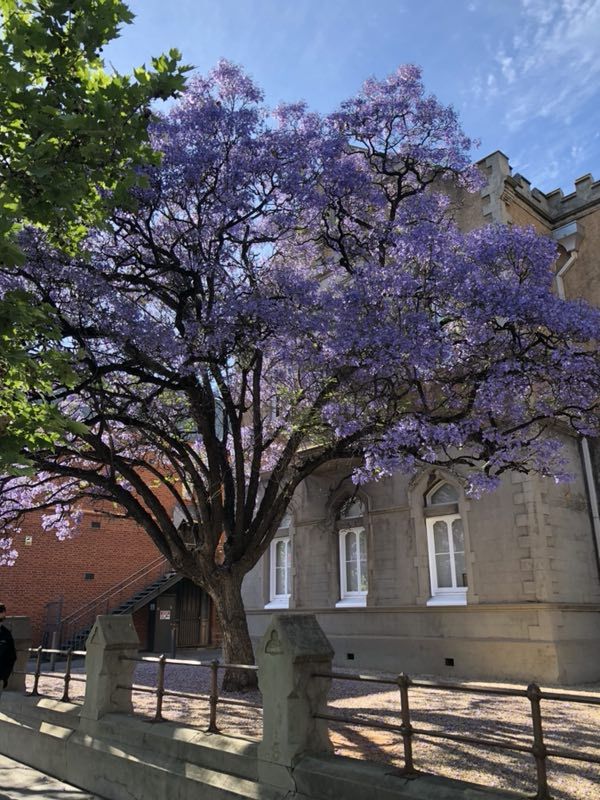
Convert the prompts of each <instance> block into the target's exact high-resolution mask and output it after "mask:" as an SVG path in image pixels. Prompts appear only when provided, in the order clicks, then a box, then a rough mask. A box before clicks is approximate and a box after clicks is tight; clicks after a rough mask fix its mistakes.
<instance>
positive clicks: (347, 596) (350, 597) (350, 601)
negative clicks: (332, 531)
mask: <svg viewBox="0 0 600 800" xmlns="http://www.w3.org/2000/svg"><path fill="white" fill-rule="evenodd" d="M349 533H352V534H358V553H359V558H358V561H359V564H360V560H361V559H360V534H361V533H364V534H365V541H366V530H365V528H364V526H363V525H361V526H359V527H353V528H342V529H341V530H340V531H339V532H338V538H339V560H340V599H339V600H338V602H337V603H336V604H335V607H336V608H344V607H346V608H348V607H352V606H366V605H367V595H368V593H369V590H368V588H367V591H357V592H351V591H348V588H347V587H348V580H347V577H348V576H347V574H346V536H347V535H348V534H349ZM365 555H366V559H365V562H366V564H367V566H366V569H367V586H368V581H369V574H368V573H369V571H368V559H369V549H368V546H367V552H366V554H365Z"/></svg>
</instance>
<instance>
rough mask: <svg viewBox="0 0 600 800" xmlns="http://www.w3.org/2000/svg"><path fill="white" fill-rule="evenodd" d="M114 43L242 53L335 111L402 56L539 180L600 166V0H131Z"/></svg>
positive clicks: (259, 77)
mask: <svg viewBox="0 0 600 800" xmlns="http://www.w3.org/2000/svg"><path fill="white" fill-rule="evenodd" d="M129 6H130V7H131V9H132V10H133V11H134V13H135V14H136V17H137V18H136V20H135V22H134V23H133V25H132V26H129V27H128V28H126V29H125V30H124V31H123V34H122V37H121V39H119V40H118V41H117V42H115V43H113V44H112V45H111V46H110V48H107V51H106V53H105V55H106V59H107V61H110V62H111V63H112V64H113V65H114V66H115V67H116V68H117V69H119V70H127V69H130V68H131V67H132V66H134V65H137V64H139V63H142V62H145V61H146V62H147V61H148V60H149V58H150V56H152V55H157V54H158V53H160V52H162V51H164V50H167V49H169V48H170V47H177V48H179V49H180V50H181V51H182V53H183V56H184V59H185V60H186V61H187V62H188V63H190V64H193V65H194V66H195V67H197V68H198V70H200V71H201V72H205V71H207V70H208V69H210V67H212V66H213V65H214V64H215V63H216V61H217V60H218V59H219V58H221V57H225V58H228V59H230V60H232V61H235V62H236V63H239V64H242V65H243V66H244V67H245V68H246V70H247V71H248V72H249V73H250V74H251V75H252V77H253V78H254V79H255V81H256V82H257V83H258V84H259V85H260V86H261V87H262V88H263V89H264V91H265V93H266V97H267V101H268V102H270V103H272V104H275V103H277V102H278V101H279V100H287V101H292V100H297V99H304V100H306V101H307V102H308V103H309V105H310V106H311V107H312V108H315V109H317V110H320V111H329V110H332V109H333V108H335V107H336V106H337V104H338V103H339V102H340V101H341V100H343V99H345V98H346V97H348V96H350V95H352V94H353V93H354V92H355V91H356V90H357V89H358V88H359V86H360V85H361V83H362V81H363V80H364V79H365V78H366V77H368V76H370V75H375V76H378V77H383V76H385V75H387V74H388V73H390V72H392V71H393V70H394V69H395V68H396V67H397V66H398V65H399V64H402V63H408V62H411V63H416V64H420V65H421V66H422V67H423V71H424V80H425V85H426V87H427V89H428V90H429V91H431V92H433V93H434V94H436V95H437V96H438V97H439V98H440V99H441V100H442V101H443V102H445V103H451V104H452V105H453V106H454V107H455V108H456V109H457V111H458V112H459V114H460V117H461V120H462V123H463V126H464V128H465V130H466V131H467V133H468V134H469V135H470V136H473V137H475V138H479V139H480V141H481V146H480V148H479V150H478V151H476V152H475V153H474V157H475V158H481V157H482V156H484V155H487V154H488V153H489V152H491V151H493V150H502V151H503V152H505V153H506V154H507V155H508V156H509V158H510V161H511V164H512V166H513V169H514V171H515V172H521V173H522V174H524V175H525V176H526V177H527V178H528V179H529V180H530V181H531V182H532V184H534V185H535V186H538V187H539V188H540V189H542V190H543V191H550V190H552V189H554V188H556V187H561V188H563V189H564V190H565V193H566V192H569V191H573V181H574V179H575V178H577V177H579V176H581V175H584V174H585V173H588V172H591V173H592V174H594V177H595V178H596V180H600V0H420V1H419V0H370V1H369V0H361V2H357V0H167V1H165V0H129Z"/></svg>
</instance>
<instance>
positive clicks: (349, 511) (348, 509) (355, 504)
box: [339, 497, 365, 519]
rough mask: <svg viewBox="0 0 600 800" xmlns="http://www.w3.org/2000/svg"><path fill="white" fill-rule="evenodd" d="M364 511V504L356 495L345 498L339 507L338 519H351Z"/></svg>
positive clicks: (360, 515)
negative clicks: (348, 498)
mask: <svg viewBox="0 0 600 800" xmlns="http://www.w3.org/2000/svg"><path fill="white" fill-rule="evenodd" d="M364 512H365V509H364V506H363V504H362V502H361V500H359V498H358V497H355V498H353V499H350V500H346V502H345V503H344V505H343V506H342V507H341V509H340V515H339V516H340V519H352V518H353V517H362V516H363V514H364Z"/></svg>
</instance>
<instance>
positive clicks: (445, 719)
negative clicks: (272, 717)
mask: <svg viewBox="0 0 600 800" xmlns="http://www.w3.org/2000/svg"><path fill="white" fill-rule="evenodd" d="M61 669H62V667H61V666H60V665H59V666H58V667H57V670H61ZM78 669H81V667H79V668H78ZM345 672H346V673H350V672H353V671H351V670H345ZM356 674H357V673H356ZM379 677H381V674H379ZM413 677H414V679H415V680H416V679H417V676H413ZM418 677H419V679H425V680H436V678H435V676H431V675H427V676H418ZM438 680H442V679H439V678H438ZM443 680H445V681H446V682H448V681H447V679H443ZM31 681H32V679H31V678H28V686H29V687H30V686H31ZM134 682H135V683H136V684H140V685H148V686H155V685H156V664H152V663H144V664H139V665H138V666H137V667H136V673H135V678H134ZM469 685H472V686H481V685H483V684H479V683H477V682H470V684H469ZM486 685H488V686H489V685H490V684H486ZM494 685H496V686H505V687H510V688H518V689H522V688H524V687H523V684H508V683H502V684H494ZM165 688H166V689H167V690H169V689H172V690H175V691H184V692H194V693H196V692H197V693H199V694H203V695H208V691H209V670H208V669H198V668H195V667H191V666H184V665H167V668H166V671H165ZM543 688H546V689H556V690H559V691H560V690H561V687H558V686H554V687H553V686H545V687H543ZM562 690H563V691H568V692H569V693H572V694H578V695H580V696H581V697H582V698H583V697H586V696H588V697H589V696H596V697H598V696H599V695H600V685H598V684H596V685H589V686H578V687H569V688H568V689H562ZM40 691H42V692H43V693H44V694H49V695H52V696H55V697H60V696H61V694H62V684H61V682H60V681H58V680H56V679H52V678H47V677H44V678H42V679H41V681H40ZM83 691H84V684H82V683H79V682H74V683H72V684H71V699H72V700H73V701H75V702H77V701H78V700H81V699H82V698H83ZM228 699H231V700H237V701H238V702H239V701H242V702H244V703H252V704H254V705H253V706H245V705H244V706H240V705H237V704H236V705H233V704H230V703H227V702H226V701H227V700H228ZM329 699H330V702H329V706H330V710H331V712H332V713H333V714H336V715H343V716H345V717H350V716H352V717H353V718H360V719H363V720H367V721H368V720H372V721H380V722H386V723H388V724H393V725H398V724H399V723H400V702H399V695H398V691H397V689H395V688H392V687H390V686H388V685H385V684H377V683H358V682H354V681H341V680H335V681H333V683H332V687H331V691H330V696H329ZM410 703H411V720H412V724H413V725H414V726H415V727H419V728H423V729H428V730H432V731H446V732H452V733H455V734H464V735H469V736H475V737H481V738H486V739H487V738H492V739H494V738H495V739H496V740H497V739H507V738H508V739H510V740H512V741H513V742H518V743H521V744H524V745H526V746H530V745H531V741H532V733H531V716H530V706H529V701H528V700H527V699H526V698H511V697H504V696H495V695H482V694H467V693H463V692H456V691H448V690H446V691H432V690H429V689H420V688H415V687H413V688H411V690H410ZM260 704H261V695H260V693H259V692H258V691H257V692H254V693H249V694H245V695H235V694H227V695H225V696H223V698H222V699H221V700H220V703H219V710H218V718H217V719H218V725H219V729H220V730H221V731H222V732H223V733H225V734H228V735H232V736H241V737H247V738H251V739H259V738H260V735H261V727H262V710H261V708H260ZM256 706H258V707H256ZM155 707H156V698H155V697H153V696H152V695H150V694H147V693H141V692H136V693H135V694H134V708H135V713H136V714H140V715H142V716H145V717H146V718H148V719H151V718H152V716H153V714H154V710H155ZM542 712H543V722H544V736H545V741H546V745H547V746H548V747H552V746H556V747H561V748H563V749H566V748H568V749H569V750H575V751H578V752H581V753H582V754H589V755H594V756H595V757H599V756H600V706H593V705H589V704H580V703H567V702H560V703H559V702H551V701H548V700H547V701H542ZM163 716H164V717H165V718H166V719H168V720H173V721H175V720H177V721H181V722H184V723H185V724H188V725H194V726H199V727H201V728H206V727H207V725H208V703H207V701H206V700H200V699H198V700H196V699H188V698H175V697H169V696H168V695H167V696H165V698H164V703H163ZM331 733H332V741H333V745H334V748H335V752H336V753H339V754H341V755H348V756H352V757H354V758H369V759H372V760H375V761H380V762H384V763H386V764H393V765H396V766H402V765H403V757H402V752H403V750H402V740H401V737H400V735H399V734H397V733H395V732H388V731H379V730H374V729H370V728H368V727H363V726H357V725H349V724H346V723H331ZM413 754H414V763H415V766H416V768H417V769H421V770H423V771H426V772H431V773H434V774H436V775H444V776H447V777H451V778H459V779H462V780H467V781H472V782H474V783H479V784H482V785H487V786H492V787H497V788H504V789H513V790H515V791H518V792H523V793H524V794H527V795H534V794H535V789H536V786H535V765H534V761H533V758H532V756H530V755H528V754H526V753H514V754H511V753H508V752H507V751H504V750H500V749H497V748H489V747H483V746H479V745H477V746H475V745H469V744H463V743H459V742H452V741H446V740H439V739H438V740H435V739H429V738H426V737H423V736H415V740H414V743H413ZM548 779H549V784H550V788H551V792H552V797H553V800H595V798H600V789H599V787H600V765H593V764H586V763H584V762H580V761H573V760H565V759H557V758H554V757H551V758H549V760H548Z"/></svg>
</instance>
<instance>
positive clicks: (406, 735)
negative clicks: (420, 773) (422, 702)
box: [397, 672, 415, 772]
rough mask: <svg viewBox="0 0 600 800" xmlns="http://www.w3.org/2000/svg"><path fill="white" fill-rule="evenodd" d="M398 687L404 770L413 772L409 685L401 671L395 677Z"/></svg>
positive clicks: (406, 676)
mask: <svg viewBox="0 0 600 800" xmlns="http://www.w3.org/2000/svg"><path fill="white" fill-rule="evenodd" d="M397 683H398V688H399V690H400V713H401V716H402V725H401V729H402V741H403V743H404V770H405V772H415V767H414V764H413V752H412V737H413V727H412V725H411V722H410V706H409V702H408V687H409V686H410V678H409V677H408V675H406V674H405V673H404V672H401V673H400V675H398V678H397Z"/></svg>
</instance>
